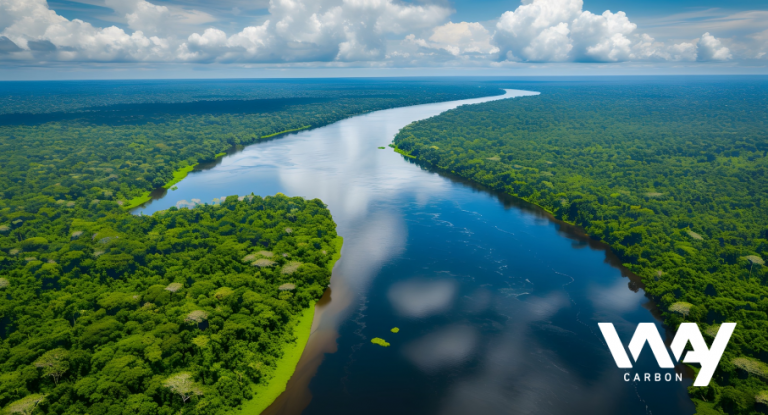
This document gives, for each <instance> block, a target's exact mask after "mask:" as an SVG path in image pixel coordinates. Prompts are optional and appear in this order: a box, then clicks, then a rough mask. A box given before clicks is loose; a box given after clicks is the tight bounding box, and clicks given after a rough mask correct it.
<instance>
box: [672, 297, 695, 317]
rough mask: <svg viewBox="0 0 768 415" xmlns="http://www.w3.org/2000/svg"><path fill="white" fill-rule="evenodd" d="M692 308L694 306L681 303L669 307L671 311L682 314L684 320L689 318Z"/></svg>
mask: <svg viewBox="0 0 768 415" xmlns="http://www.w3.org/2000/svg"><path fill="white" fill-rule="evenodd" d="M691 308H693V304H691V303H686V302H684V301H680V302H677V303H674V304H672V305H671V306H669V311H672V312H674V313H679V314H682V315H683V317H684V318H688V314H690V312H691Z"/></svg>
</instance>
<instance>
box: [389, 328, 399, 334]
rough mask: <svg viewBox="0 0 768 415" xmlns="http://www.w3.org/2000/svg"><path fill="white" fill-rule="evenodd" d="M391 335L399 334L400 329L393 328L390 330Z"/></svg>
mask: <svg viewBox="0 0 768 415" xmlns="http://www.w3.org/2000/svg"><path fill="white" fill-rule="evenodd" d="M390 331H391V332H392V333H399V332H400V329H399V328H397V327H393V328H392V330H390Z"/></svg>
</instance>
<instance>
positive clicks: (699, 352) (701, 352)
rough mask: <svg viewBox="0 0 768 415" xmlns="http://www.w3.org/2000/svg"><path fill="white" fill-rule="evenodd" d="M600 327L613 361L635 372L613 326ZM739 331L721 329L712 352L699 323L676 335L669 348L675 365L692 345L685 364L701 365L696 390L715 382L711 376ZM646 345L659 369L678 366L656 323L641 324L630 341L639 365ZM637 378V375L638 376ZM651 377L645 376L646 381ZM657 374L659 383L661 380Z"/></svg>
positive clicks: (730, 327) (730, 325) (728, 325)
mask: <svg viewBox="0 0 768 415" xmlns="http://www.w3.org/2000/svg"><path fill="white" fill-rule="evenodd" d="M597 325H598V326H600V331H601V332H603V337H604V338H605V342H606V343H608V349H609V350H610V351H611V354H612V355H613V360H614V361H615V362H616V366H618V367H619V368H621V369H632V363H631V362H630V361H629V356H627V352H626V350H624V345H623V344H622V343H621V340H620V339H619V335H618V334H617V333H616V329H615V328H614V327H613V323H597ZM735 328H736V323H723V324H721V325H720V330H718V332H717V336H716V337H715V341H714V342H712V348H711V349H710V348H708V347H707V343H705V342H704V338H703V337H702V336H701V332H700V331H699V327H698V326H697V325H696V323H682V324H680V329H679V330H678V331H677V334H675V338H674V339H673V340H672V344H671V345H670V346H669V348H670V349H671V350H672V354H673V355H674V357H675V360H676V361H678V362H679V361H680V357H681V356H682V355H683V352H684V351H685V346H686V345H687V344H688V343H689V342H690V343H691V347H692V348H693V350H691V351H689V352H688V353H686V354H685V358H684V359H683V360H682V362H683V363H698V364H700V365H701V370H700V371H699V374H698V376H696V380H695V381H694V382H693V386H707V385H709V381H710V380H711V379H712V375H714V373H715V369H717V365H718V364H719V363H720V358H721V357H722V356H723V352H724V351H725V347H726V346H728V340H730V339H731V335H732V334H733V330H734V329H735ZM645 343H648V345H649V346H650V347H651V352H653V356H654V357H655V358H656V362H657V363H658V364H659V367H661V368H663V369H672V368H674V367H675V364H674V363H673V362H672V359H671V358H670V357H669V353H668V352H667V348H666V347H665V346H664V341H663V340H662V339H661V335H660V334H659V331H658V330H657V329H656V325H655V324H653V323H640V324H638V325H637V329H636V330H635V334H634V335H633V336H632V340H630V341H629V351H630V353H632V358H633V359H634V360H635V362H637V359H638V358H639V357H640V352H641V351H642V350H643V346H644V345H645ZM628 375H629V374H626V375H625V376H624V379H625V380H627V381H628V380H629V379H628ZM635 376H636V377H637V376H638V375H635ZM648 377H649V374H646V378H648ZM658 377H659V376H658V374H657V379H658Z"/></svg>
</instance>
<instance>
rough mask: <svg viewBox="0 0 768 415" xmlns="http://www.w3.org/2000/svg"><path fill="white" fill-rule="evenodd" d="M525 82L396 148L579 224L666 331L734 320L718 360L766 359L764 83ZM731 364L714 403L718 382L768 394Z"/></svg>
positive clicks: (409, 135) (767, 98)
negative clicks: (520, 93)
mask: <svg viewBox="0 0 768 415" xmlns="http://www.w3.org/2000/svg"><path fill="white" fill-rule="evenodd" d="M525 87H528V88H530V89H535V90H538V91H541V92H542V94H541V95H539V96H535V97H525V98H519V99H513V100H500V101H494V102H488V103H483V104H478V105H469V106H462V107H459V108H456V109H454V110H451V111H448V112H445V113H443V114H441V115H439V116H437V117H433V118H429V119H426V120H423V121H419V122H416V123H413V124H411V125H409V126H407V127H405V128H403V129H402V130H401V131H400V132H399V133H398V135H397V136H396V137H395V140H394V143H393V145H394V146H395V147H396V148H398V149H399V150H400V151H401V152H402V153H404V154H407V155H409V156H415V157H416V158H417V159H418V160H417V162H418V163H420V164H422V165H425V166H429V167H431V168H433V169H437V170H441V171H446V172H453V173H455V174H457V175H459V176H461V177H463V178H466V179H468V180H472V181H475V182H477V183H480V184H483V185H485V186H487V187H488V188H490V189H493V190H496V191H499V192H504V193H507V194H511V195H514V196H517V197H519V198H521V199H524V200H526V201H528V202H530V203H533V204H536V205H538V206H540V207H542V208H543V209H544V210H546V211H548V212H550V213H551V214H552V215H553V216H554V217H555V218H556V219H559V220H562V221H565V222H568V223H572V224H576V225H578V226H580V227H582V228H583V229H584V230H585V231H586V232H587V233H588V234H589V235H590V236H591V237H592V238H594V239H599V240H601V241H603V242H605V243H607V244H608V245H610V246H611V248H612V250H613V252H614V253H615V254H616V255H617V256H618V257H619V258H620V259H621V261H622V263H623V265H624V266H625V267H627V268H629V269H630V270H631V271H633V272H634V273H636V274H638V275H639V276H640V277H641V278H642V281H643V283H644V285H645V291H646V292H647V293H648V295H649V296H651V297H652V298H653V299H654V300H655V302H656V304H658V306H659V308H660V310H661V311H662V318H663V319H664V322H665V323H666V325H667V326H668V327H670V328H671V329H673V330H674V329H676V328H677V326H678V325H679V324H680V323H682V322H684V321H688V322H696V323H698V324H700V325H701V326H702V327H708V330H709V331H713V330H714V327H718V325H719V324H720V323H723V322H736V323H737V326H736V330H735V332H734V334H733V336H732V338H731V340H730V342H729V345H728V348H727V349H726V351H725V355H724V357H723V360H722V362H731V361H733V359H737V358H744V359H752V360H748V361H750V362H768V335H766V333H768V331H767V330H766V327H768V270H766V267H764V266H762V265H757V264H758V263H759V262H754V261H753V260H752V259H750V258H761V259H762V258H765V256H766V255H768V203H766V198H765V194H766V193H765V189H767V188H768V175H766V172H767V171H768V140H766V135H765V125H766V124H767V123H768V109H767V108H768V86H766V84H765V83H763V82H762V81H756V80H747V79H742V80H738V81H735V80H732V81H730V82H727V83H709V82H708V81H703V80H702V81H700V82H694V83H690V84H685V85H683V84H673V83H670V84H665V85H655V84H652V83H643V82H638V83H631V84H626V85H621V84H620V83H616V84H610V85H609V84H600V85H590V84H589V83H584V84H568V85H561V86H558V85H554V84H550V85H548V84H546V83H536V84H527V85H526V84H524V83H522V84H521V83H518V85H516V88H525ZM435 147H437V148H435ZM497 156H498V157H499V161H495V160H489V159H492V158H494V157H497ZM542 170H545V171H548V172H551V173H552V175H551V176H549V175H542V174H540V173H538V171H542ZM709 331H708V332H707V335H708V336H710V337H711V336H712V334H711V333H710V332H709ZM745 361H747V360H737V362H745ZM735 370H736V369H735V367H734V365H730V364H722V365H721V366H720V368H719V369H718V371H717V372H716V373H715V376H714V378H713V379H714V382H713V385H714V386H712V388H713V393H712V394H711V396H709V398H708V399H710V400H713V401H714V403H713V407H716V408H720V407H721V406H722V401H721V399H725V398H722V396H723V395H722V394H720V392H721V391H722V390H724V389H725V388H726V387H727V388H730V389H728V390H729V391H730V390H732V391H733V393H734V394H740V395H739V396H747V397H749V396H754V393H756V392H757V391H758V390H765V389H768V382H766V380H765V379H757V378H750V379H748V380H744V379H741V378H740V377H739V376H738V375H737V373H735ZM715 391H716V392H717V393H715ZM692 396H694V397H695V396H697V395H696V393H694V392H692ZM728 399H730V398H728Z"/></svg>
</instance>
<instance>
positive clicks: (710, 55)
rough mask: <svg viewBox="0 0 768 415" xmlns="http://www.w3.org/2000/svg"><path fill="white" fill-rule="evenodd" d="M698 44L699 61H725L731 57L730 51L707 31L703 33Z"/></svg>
mask: <svg viewBox="0 0 768 415" xmlns="http://www.w3.org/2000/svg"><path fill="white" fill-rule="evenodd" d="M698 46H699V48H698V49H699V51H698V56H697V58H698V59H699V60H700V61H727V60H729V59H731V58H732V55H731V51H730V50H729V49H728V48H727V47H725V46H723V43H722V42H721V41H720V39H717V38H715V37H714V36H712V35H710V34H709V32H707V33H704V35H703V36H702V37H701V39H700V40H699V45H698Z"/></svg>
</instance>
